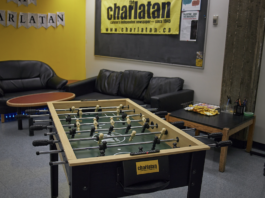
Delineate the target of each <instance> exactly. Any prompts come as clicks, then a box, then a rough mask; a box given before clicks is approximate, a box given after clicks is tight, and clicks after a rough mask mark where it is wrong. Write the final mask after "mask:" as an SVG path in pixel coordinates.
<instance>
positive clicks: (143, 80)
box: [119, 70, 153, 100]
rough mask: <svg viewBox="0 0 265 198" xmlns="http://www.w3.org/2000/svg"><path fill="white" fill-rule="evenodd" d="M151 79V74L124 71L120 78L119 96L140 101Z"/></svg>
mask: <svg viewBox="0 0 265 198" xmlns="http://www.w3.org/2000/svg"><path fill="white" fill-rule="evenodd" d="M152 77H153V73H152V72H146V71H136V70H125V71H124V73H123V75H122V77H121V83H120V88H119V95H120V96H123V97H127V98H133V99H137V100H142V99H143V96H144V91H145V89H146V88H147V86H148V84H149V82H150V79H151V78H152Z"/></svg>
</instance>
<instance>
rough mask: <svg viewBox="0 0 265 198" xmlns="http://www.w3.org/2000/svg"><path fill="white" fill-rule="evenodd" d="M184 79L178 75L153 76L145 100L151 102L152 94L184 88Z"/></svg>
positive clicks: (156, 94)
mask: <svg viewBox="0 0 265 198" xmlns="http://www.w3.org/2000/svg"><path fill="white" fill-rule="evenodd" d="M183 84H184V80H183V79H181V78H178V77H175V78H166V77H153V78H152V79H151V80H150V83H149V86H148V88H147V90H146V92H145V95H144V102H145V103H148V104H150V102H151V97H152V96H158V95H161V94H166V93H172V92H176V91H179V90H182V89H183Z"/></svg>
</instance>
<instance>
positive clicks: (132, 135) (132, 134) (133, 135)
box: [129, 131, 136, 142]
mask: <svg viewBox="0 0 265 198" xmlns="http://www.w3.org/2000/svg"><path fill="white" fill-rule="evenodd" d="M135 134H136V131H132V133H131V137H130V139H129V142H131V141H132V140H133V138H134V137H135Z"/></svg>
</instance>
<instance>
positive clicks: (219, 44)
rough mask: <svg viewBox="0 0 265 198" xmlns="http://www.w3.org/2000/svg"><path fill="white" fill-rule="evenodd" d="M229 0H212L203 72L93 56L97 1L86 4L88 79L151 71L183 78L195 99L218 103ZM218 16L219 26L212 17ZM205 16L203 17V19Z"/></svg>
mask: <svg viewBox="0 0 265 198" xmlns="http://www.w3.org/2000/svg"><path fill="white" fill-rule="evenodd" d="M228 6H229V0H221V1H220V0H210V12H209V17H210V18H209V25H208V34H207V46H206V54H207V55H206V59H205V60H204V61H205V68H204V70H197V69H192V68H183V67H175V66H165V65H160V64H155V63H144V62H138V61H132V60H119V59H113V58H103V57H97V56H94V21H95V0H87V3H86V71H87V77H91V76H96V75H97V74H98V72H99V70H100V69H103V68H104V69H110V70H115V71H123V70H127V69H133V70H144V71H151V72H153V73H154V76H166V77H181V78H183V79H184V80H185V83H184V88H187V89H193V90H195V100H198V101H204V102H209V103H213V104H219V102H220V95H221V82H222V72H223V61H224V51H225V40H226V29H227V18H228ZM215 14H218V15H219V24H218V26H217V27H214V26H213V25H212V16H213V15H215ZM201 17H202V16H201Z"/></svg>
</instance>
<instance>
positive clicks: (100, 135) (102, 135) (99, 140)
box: [98, 133, 104, 144]
mask: <svg viewBox="0 0 265 198" xmlns="http://www.w3.org/2000/svg"><path fill="white" fill-rule="evenodd" d="M103 138H104V134H103V133H100V134H99V135H98V144H101V141H102V140H103Z"/></svg>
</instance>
